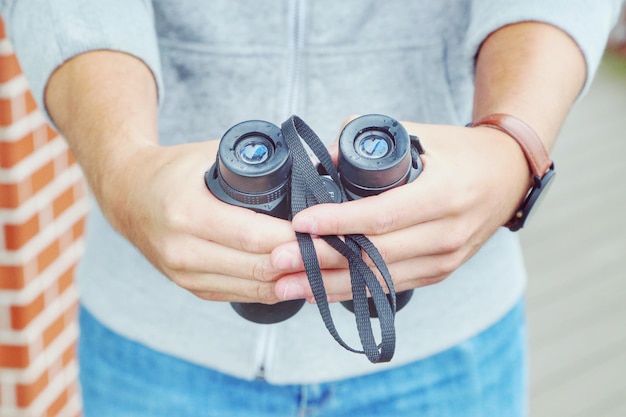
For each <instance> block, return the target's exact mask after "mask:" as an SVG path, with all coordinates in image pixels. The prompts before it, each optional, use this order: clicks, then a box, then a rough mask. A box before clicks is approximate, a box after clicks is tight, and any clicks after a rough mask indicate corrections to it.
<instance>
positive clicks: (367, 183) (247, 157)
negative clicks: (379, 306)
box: [205, 114, 423, 324]
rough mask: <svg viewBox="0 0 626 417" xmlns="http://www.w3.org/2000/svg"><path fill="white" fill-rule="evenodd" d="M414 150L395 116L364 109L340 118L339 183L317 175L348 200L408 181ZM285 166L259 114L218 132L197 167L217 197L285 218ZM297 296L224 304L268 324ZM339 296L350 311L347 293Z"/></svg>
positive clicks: (282, 150) (292, 308) (413, 171)
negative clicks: (212, 152) (205, 164)
mask: <svg viewBox="0 0 626 417" xmlns="http://www.w3.org/2000/svg"><path fill="white" fill-rule="evenodd" d="M421 153H423V150H422V148H421V145H420V143H419V139H417V138H416V137H413V136H409V134H408V133H407V131H406V130H405V129H404V127H403V126H402V124H400V123H399V122H398V121H396V120H394V119H392V118H391V117H388V116H384V115H380V114H369V115H364V116H361V117H358V118H356V119H354V120H352V121H351V122H350V123H348V124H347V125H346V126H345V128H344V129H343V131H342V132H341V134H340V137H339V157H338V162H337V171H338V173H339V178H340V180H341V184H335V183H334V182H333V180H332V179H331V178H330V177H329V176H327V175H324V172H320V177H321V179H322V181H323V183H324V186H325V188H326V190H327V191H328V193H329V194H330V196H331V197H332V199H333V201H335V202H337V203H340V202H341V201H342V199H343V196H344V195H345V197H347V199H348V200H356V199H359V198H364V197H368V196H372V195H376V194H380V193H381V192H384V191H386V190H389V189H391V188H394V187H397V186H400V185H403V184H407V183H409V182H411V181H413V180H414V179H415V178H417V176H418V175H419V174H420V173H421V172H422V169H423V166H422V161H421V159H420V157H419V154H421ZM291 166H292V157H291V154H290V151H289V149H288V146H287V144H286V141H285V139H284V138H283V134H282V131H281V129H280V128H279V127H278V126H276V125H274V124H272V123H269V122H266V121H261V120H249V121H245V122H241V123H239V124H237V125H235V126H233V127H231V128H230V129H229V130H228V131H227V132H226V133H225V134H224V136H223V137H222V139H221V141H220V145H219V150H218V154H217V158H216V162H215V164H214V165H213V166H212V167H211V168H210V169H209V170H208V171H207V172H206V173H205V183H206V185H207V187H208V188H209V190H210V191H211V192H212V193H213V195H215V197H216V198H218V199H220V200H221V201H224V202H226V203H228V204H232V205H236V206H240V207H245V208H248V209H251V210H254V211H256V212H258V213H264V214H267V215H270V216H274V217H277V218H281V219H286V220H289V219H290V216H291V207H290V198H289V196H290V174H291ZM342 190H343V191H342ZM344 193H345V194H344ZM412 293H413V291H412V290H410V291H404V292H401V293H398V294H396V303H397V310H399V309H401V308H402V307H403V306H404V305H406V304H407V303H408V301H409V300H410V298H411V296H412ZM304 302H305V300H291V301H284V302H280V303H277V304H273V305H267V304H262V303H231V305H232V306H233V308H234V309H235V311H236V312H237V313H238V314H239V315H240V316H242V317H244V318H245V319H247V320H250V321H252V322H255V323H262V324H271V323H278V322H280V321H283V320H286V319H288V318H290V317H292V316H293V315H294V314H296V313H297V312H298V311H299V310H300V308H301V307H302V305H303V304H304ZM342 304H343V305H344V306H345V307H346V308H348V309H349V310H351V311H353V312H354V307H353V303H352V301H345V302H342ZM369 307H370V316H372V317H376V310H375V308H374V306H373V304H372V303H370V305H369Z"/></svg>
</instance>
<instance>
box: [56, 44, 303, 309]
mask: <svg viewBox="0 0 626 417" xmlns="http://www.w3.org/2000/svg"><path fill="white" fill-rule="evenodd" d="M45 102H46V107H47V109H48V111H49V114H50V116H51V118H52V119H53V121H54V122H55V123H56V125H57V126H58V127H59V129H60V130H61V131H62V133H63V135H64V136H65V137H66V139H67V141H68V143H69V145H70V147H71V149H72V151H73V152H74V154H75V156H76V158H77V160H78V161H79V163H80V164H81V166H82V168H83V170H84V172H85V174H86V177H87V179H88V181H89V183H90V185H91V188H92V190H93V193H94V195H95V197H96V199H97V200H98V203H99V205H100V207H101V208H102V211H103V213H104V214H105V216H106V217H107V219H108V220H109V221H110V222H111V224H112V225H113V226H114V227H115V228H116V229H117V230H118V231H119V232H120V233H121V234H122V235H123V236H124V237H126V238H127V239H128V240H130V241H131V242H132V243H133V244H135V245H136V246H137V248H138V249H139V250H140V251H141V252H142V253H143V254H144V255H145V256H146V257H147V258H148V260H150V262H152V263H153V264H154V265H155V266H156V267H157V268H158V269H159V270H161V271H162V272H163V273H164V274H165V275H167V276H168V277H169V278H171V279H172V280H173V281H174V282H175V283H176V284H178V285H180V286H181V287H183V288H186V289H188V290H189V291H191V292H193V293H194V294H196V295H197V296H199V297H201V298H205V299H210V300H222V301H244V302H245V301H260V302H266V303H272V302H275V301H276V300H277V299H276V297H275V296H274V289H273V286H274V284H273V283H272V282H271V281H272V280H273V279H274V278H275V277H276V276H277V273H276V272H275V271H274V270H273V269H272V268H271V266H270V264H269V253H270V251H271V250H272V249H273V248H274V247H275V246H276V245H278V244H279V243H283V242H286V241H288V240H290V239H293V238H294V236H293V231H292V229H291V227H290V225H289V223H288V222H286V221H281V220H277V219H274V218H270V217H269V216H262V218H261V215H257V214H255V213H253V212H251V211H249V210H244V209H240V208H237V207H232V206H228V205H226V204H224V203H221V202H219V201H218V200H217V199H215V198H214V197H212V195H211V194H210V192H209V191H208V190H207V189H206V187H205V185H204V182H203V173H204V171H205V170H206V169H207V168H208V167H209V166H210V165H211V164H212V163H213V159H214V156H215V155H216V152H217V144H218V142H217V141H212V142H205V143H198V144H189V145H181V146H172V147H161V146H159V145H158V129H157V90H156V87H155V82H154V78H153V76H152V73H151V71H150V70H149V69H148V67H147V66H146V65H145V64H144V63H143V62H142V61H140V60H139V59H137V58H135V57H133V56H131V55H128V54H125V53H120V52H112V51H93V52H89V53H85V54H81V55H78V56H76V57H74V58H73V59H71V60H69V61H67V62H66V63H64V64H63V65H62V66H60V67H59V68H58V69H57V70H56V71H55V72H54V74H53V75H52V77H51V78H50V80H49V82H48V85H47V89H46V92H45ZM225 225H227V226H228V227H225Z"/></svg>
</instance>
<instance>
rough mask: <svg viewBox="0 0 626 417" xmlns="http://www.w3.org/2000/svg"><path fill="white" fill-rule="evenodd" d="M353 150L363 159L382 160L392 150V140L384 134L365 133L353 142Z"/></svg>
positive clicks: (375, 132) (376, 132)
mask: <svg viewBox="0 0 626 417" xmlns="http://www.w3.org/2000/svg"><path fill="white" fill-rule="evenodd" d="M354 149H355V150H356V152H357V153H358V154H359V155H361V156H362V157H364V158H368V159H380V158H384V157H385V156H387V155H388V154H389V152H390V151H391V150H393V139H391V138H390V137H389V136H388V135H387V134H385V133H384V132H379V131H369V132H365V133H363V134H361V135H359V136H358V137H357V138H356V140H355V141H354Z"/></svg>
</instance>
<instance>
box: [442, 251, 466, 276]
mask: <svg viewBox="0 0 626 417" xmlns="http://www.w3.org/2000/svg"><path fill="white" fill-rule="evenodd" d="M463 261H464V256H462V252H461V251H457V252H453V253H450V254H447V255H445V256H443V257H442V258H441V259H440V261H439V262H438V267H437V271H436V272H437V275H438V276H444V277H445V276H448V275H450V274H452V273H453V272H454V271H456V270H457V269H458V268H459V267H460V266H461V265H462V264H463Z"/></svg>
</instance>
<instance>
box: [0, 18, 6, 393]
mask: <svg viewBox="0 0 626 417" xmlns="http://www.w3.org/2000/svg"><path fill="white" fill-rule="evenodd" d="M6 37H7V33H6V31H5V29H4V20H2V17H0V40H2V39H4V38H6ZM0 397H2V396H1V395H0Z"/></svg>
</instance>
